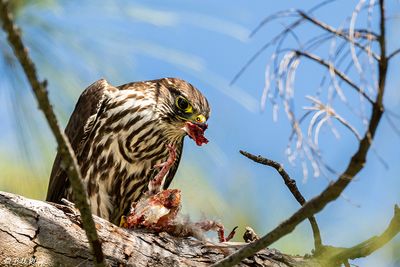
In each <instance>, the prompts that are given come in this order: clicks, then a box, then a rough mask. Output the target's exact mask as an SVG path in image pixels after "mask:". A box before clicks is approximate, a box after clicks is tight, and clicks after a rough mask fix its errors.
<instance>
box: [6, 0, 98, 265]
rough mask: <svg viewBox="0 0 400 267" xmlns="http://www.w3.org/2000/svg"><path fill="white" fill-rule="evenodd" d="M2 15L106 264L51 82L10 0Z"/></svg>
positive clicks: (91, 239)
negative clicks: (42, 77) (43, 76)
mask: <svg viewBox="0 0 400 267" xmlns="http://www.w3.org/2000/svg"><path fill="white" fill-rule="evenodd" d="M0 17H1V20H2V26H3V29H4V31H5V32H6V34H7V37H8V42H9V44H10V46H11V47H12V49H13V50H14V54H15V56H16V57H17V58H18V60H19V62H20V63H21V65H22V68H23V70H24V73H25V75H26V77H27V79H28V81H29V83H30V85H31V87H32V90H33V92H34V94H35V96H36V99H37V101H38V104H39V108H40V109H41V110H42V111H43V113H44V115H45V117H46V120H47V123H48V124H49V126H50V129H51V130H52V132H53V134H54V136H55V138H56V140H57V144H58V147H59V150H60V152H61V155H62V160H63V163H64V165H65V166H66V171H67V173H68V177H69V180H70V182H71V185H72V188H73V192H74V194H73V195H74V199H75V204H76V206H77V208H78V209H79V210H80V212H81V217H82V221H83V227H84V229H85V231H86V235H87V237H88V240H89V243H90V246H91V247H92V250H93V254H94V258H95V262H96V263H97V265H98V266H104V256H103V252H102V249H101V242H100V240H99V238H98V235H97V232H96V228H95V224H94V221H93V217H92V213H91V211H90V206H89V202H88V199H87V195H86V191H85V189H84V186H83V184H82V179H81V174H80V170H79V165H78V162H77V159H76V157H75V153H74V151H73V149H72V147H71V144H70V143H69V141H68V138H67V136H66V135H65V134H64V133H63V131H62V130H61V128H60V126H59V125H58V121H57V118H56V116H55V114H54V111H53V108H52V106H51V104H50V102H49V99H48V97H47V90H46V85H47V82H46V81H42V82H40V81H39V79H38V76H37V73H36V68H35V65H34V63H33V62H32V60H31V59H30V57H29V55H28V49H27V48H26V47H25V46H24V44H23V42H22V40H21V35H20V30H19V29H18V28H17V26H15V25H14V22H13V18H12V15H11V14H10V12H9V10H8V1H6V0H0Z"/></svg>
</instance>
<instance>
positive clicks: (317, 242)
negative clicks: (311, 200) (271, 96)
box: [239, 150, 322, 251]
mask: <svg viewBox="0 0 400 267" xmlns="http://www.w3.org/2000/svg"><path fill="white" fill-rule="evenodd" d="M239 152H240V154H242V155H243V156H245V157H247V158H249V159H251V160H253V161H255V162H257V163H260V164H263V165H267V166H270V167H272V168H274V169H275V170H276V171H277V172H278V173H279V174H280V176H281V177H282V179H283V181H284V182H285V184H286V186H287V187H288V188H289V190H290V192H291V193H292V195H293V196H294V198H295V199H296V200H297V202H299V203H300V205H303V204H304V203H305V202H306V200H305V199H304V197H303V195H302V194H301V193H300V190H299V188H298V187H297V185H296V181H295V180H293V179H292V178H290V176H289V174H288V173H287V172H286V171H285V169H284V168H283V166H282V165H281V164H280V163H278V162H276V161H273V160H270V159H266V158H264V157H261V156H255V155H253V154H250V153H248V152H246V151H243V150H240V151H239ZM308 220H309V221H310V224H311V228H312V231H313V235H314V246H315V250H316V251H319V250H320V249H321V248H322V240H321V234H320V231H319V227H318V224H317V220H316V219H315V217H314V216H311V217H310V218H308Z"/></svg>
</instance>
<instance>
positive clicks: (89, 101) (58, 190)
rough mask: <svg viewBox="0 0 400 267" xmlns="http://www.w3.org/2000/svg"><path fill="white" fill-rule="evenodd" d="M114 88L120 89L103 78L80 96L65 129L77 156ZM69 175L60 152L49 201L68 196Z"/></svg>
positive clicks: (56, 161)
mask: <svg viewBox="0 0 400 267" xmlns="http://www.w3.org/2000/svg"><path fill="white" fill-rule="evenodd" d="M112 90H118V89H116V88H115V87H113V86H111V85H109V84H108V83H107V81H106V80H104V79H101V80H98V81H96V82H94V83H93V84H91V85H90V86H89V87H88V88H86V89H85V91H84V92H83V93H82V94H81V96H80V97H79V100H78V103H77V104H76V106H75V109H74V111H73V113H72V115H71V118H70V120H69V121H68V124H67V127H66V129H65V134H66V135H67V137H68V139H69V141H70V143H71V146H72V148H73V149H74V151H75V154H76V155H77V156H78V155H79V153H80V152H81V149H82V147H83V144H84V142H85V140H86V138H87V136H88V135H89V134H90V132H91V130H92V127H93V125H94V124H95V121H96V119H97V118H98V117H99V115H100V114H101V112H102V107H103V104H104V102H105V99H106V93H107V92H108V91H112ZM67 177H68V176H67V174H66V172H65V171H64V168H63V166H61V156H60V153H59V152H58V153H57V156H56V158H55V160H54V164H53V169H52V171H51V175H50V181H49V187H48V190H47V197H46V200H47V201H51V202H60V200H61V198H65V197H66V196H67V191H66V190H67V188H69V181H68V178H67Z"/></svg>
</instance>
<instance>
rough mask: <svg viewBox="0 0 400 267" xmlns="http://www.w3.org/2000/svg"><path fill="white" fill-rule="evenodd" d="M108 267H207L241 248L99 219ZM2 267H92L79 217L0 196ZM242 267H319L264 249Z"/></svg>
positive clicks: (45, 205) (68, 211) (61, 209)
mask: <svg viewBox="0 0 400 267" xmlns="http://www.w3.org/2000/svg"><path fill="white" fill-rule="evenodd" d="M94 219H95V223H96V228H97V231H98V233H99V237H100V239H101V241H102V246H103V251H104V254H105V258H106V263H107V265H109V266H207V265H210V264H211V263H215V262H216V261H218V260H221V259H222V258H223V257H225V256H227V255H228V254H229V253H232V252H233V251H234V250H237V249H238V248H239V247H241V246H243V245H242V244H240V243H239V244H236V243H235V244H233V243H227V244H214V243H210V242H204V241H199V240H195V239H193V238H177V237H173V236H170V235H168V234H166V233H160V234H153V233H145V232H139V231H132V230H127V229H122V228H120V227H117V226H115V225H113V224H111V223H109V222H107V221H105V220H103V219H101V218H98V217H96V216H94ZM0 240H1V242H0V266H7V265H9V266H29V265H30V266H92V265H93V262H92V259H93V258H92V256H91V254H90V250H89V244H88V241H87V237H86V235H85V232H84V230H83V229H82V226H81V221H80V218H79V215H77V214H74V212H73V211H72V210H71V209H70V208H68V207H66V206H61V205H57V206H54V205H52V204H49V203H46V202H42V201H37V200H32V199H27V198H24V197H21V196H17V195H14V194H10V193H4V192H0ZM240 266H317V265H316V264H315V263H311V262H310V261H307V259H304V258H302V257H300V256H289V255H285V254H282V253H280V252H279V251H277V250H275V249H264V250H261V251H260V252H259V253H257V254H256V255H255V256H253V257H251V258H250V259H246V260H245V261H243V262H242V263H241V264H240Z"/></svg>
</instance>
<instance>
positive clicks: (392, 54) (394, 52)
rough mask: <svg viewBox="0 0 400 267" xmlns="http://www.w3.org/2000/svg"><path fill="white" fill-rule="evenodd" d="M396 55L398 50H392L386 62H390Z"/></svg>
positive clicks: (399, 50) (399, 49)
mask: <svg viewBox="0 0 400 267" xmlns="http://www.w3.org/2000/svg"><path fill="white" fill-rule="evenodd" d="M398 53H400V48H398V49H396V50H394V51H393V52H392V53H390V55H389V56H388V60H391V59H392V58H393V57H394V56H396V55H397V54H398Z"/></svg>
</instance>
